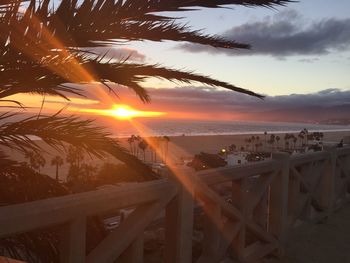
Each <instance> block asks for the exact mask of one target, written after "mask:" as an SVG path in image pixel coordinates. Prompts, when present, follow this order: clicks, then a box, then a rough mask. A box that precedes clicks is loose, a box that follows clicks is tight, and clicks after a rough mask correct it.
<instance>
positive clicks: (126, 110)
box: [80, 105, 166, 120]
mask: <svg viewBox="0 0 350 263" xmlns="http://www.w3.org/2000/svg"><path fill="white" fill-rule="evenodd" d="M80 111H82V112H88V113H94V114H98V115H104V116H110V117H115V118H117V119H123V120H129V119H133V118H138V117H147V118H150V117H159V116H162V115H165V114H166V113H165V112H158V111H140V110H135V109H133V108H131V107H130V106H128V105H114V106H113V108H112V109H108V110H101V109H82V110H80Z"/></svg>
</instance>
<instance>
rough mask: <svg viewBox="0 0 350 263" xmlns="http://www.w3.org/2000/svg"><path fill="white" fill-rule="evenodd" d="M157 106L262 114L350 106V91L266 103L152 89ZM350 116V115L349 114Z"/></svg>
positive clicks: (216, 93) (201, 91)
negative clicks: (261, 111) (305, 108)
mask: <svg viewBox="0 0 350 263" xmlns="http://www.w3.org/2000/svg"><path fill="white" fill-rule="evenodd" d="M150 94H151V97H152V100H153V101H154V103H156V102H163V103H167V104H174V105H175V104H177V105H179V106H183V107H185V105H187V106H191V107H198V109H204V108H208V109H210V110H215V111H221V110H225V109H226V110H228V109H230V110H235V111H237V110H242V111H245V112H258V111H260V110H274V109H282V108H283V109H288V108H300V107H311V106H312V107H314V106H316V107H322V108H327V107H333V106H340V105H350V90H346V91H342V90H339V89H327V90H323V91H320V92H317V93H311V94H291V95H285V96H267V97H266V98H265V99H264V100H260V99H257V98H255V97H250V96H247V95H243V94H239V93H234V92H232V91H226V90H221V89H220V90H218V89H215V88H208V87H206V88H203V87H198V88H196V87H183V88H177V89H150ZM349 114H350V113H349Z"/></svg>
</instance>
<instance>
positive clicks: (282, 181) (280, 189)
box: [268, 153, 290, 254]
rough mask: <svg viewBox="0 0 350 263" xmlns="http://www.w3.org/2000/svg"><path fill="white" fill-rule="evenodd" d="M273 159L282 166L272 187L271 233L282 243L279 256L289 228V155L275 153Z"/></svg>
mask: <svg viewBox="0 0 350 263" xmlns="http://www.w3.org/2000/svg"><path fill="white" fill-rule="evenodd" d="M272 158H273V159H274V160H276V161H278V162H279V163H280V165H281V170H280V172H279V173H278V174H277V175H276V176H275V178H274V180H273V181H272V183H271V187H270V214H269V226H268V228H269V232H270V233H271V234H273V235H274V236H275V237H276V238H277V239H278V240H279V242H280V250H279V253H278V254H282V253H283V249H282V248H283V247H284V245H285V242H286V234H287V227H288V183H289V172H290V171H289V170H290V167H289V158H290V157H289V154H287V153H273V155H272Z"/></svg>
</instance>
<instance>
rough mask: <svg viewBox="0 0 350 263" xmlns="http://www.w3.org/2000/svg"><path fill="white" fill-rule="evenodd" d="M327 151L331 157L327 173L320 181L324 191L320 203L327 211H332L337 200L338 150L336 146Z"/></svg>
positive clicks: (328, 161)
mask: <svg viewBox="0 0 350 263" xmlns="http://www.w3.org/2000/svg"><path fill="white" fill-rule="evenodd" d="M327 152H328V153H329V159H328V160H327V163H326V167H325V171H324V172H325V174H324V176H323V179H322V180H321V182H320V187H321V191H320V192H321V193H322V194H321V195H320V204H321V206H322V207H324V208H325V209H326V211H327V213H332V211H333V208H334V205H335V201H336V200H335V199H336V179H337V178H336V163H337V152H336V148H334V147H332V148H329V149H327Z"/></svg>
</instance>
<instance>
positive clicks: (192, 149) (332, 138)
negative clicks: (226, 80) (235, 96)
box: [5, 131, 350, 178]
mask: <svg viewBox="0 0 350 263" xmlns="http://www.w3.org/2000/svg"><path fill="white" fill-rule="evenodd" d="M288 133H292V132H288ZM271 134H275V135H279V136H280V138H281V140H280V142H279V145H280V147H282V145H284V140H283V138H284V136H283V135H284V134H285V133H277V132H270V133H268V134H267V136H266V139H267V140H268V139H269V137H270V135H271ZM253 135H254V136H259V137H260V142H262V143H263V144H264V143H265V136H264V134H263V133H245V134H233V135H195V136H194V135H193V136H192V135H188V136H186V135H185V136H168V137H169V138H170V141H169V143H168V155H167V158H168V159H172V160H174V161H177V160H179V159H181V158H182V159H189V158H192V157H193V156H194V155H195V154H198V153H200V152H206V153H218V152H219V151H220V149H223V148H226V147H228V146H230V145H231V144H235V145H236V146H237V150H239V149H240V147H242V146H243V147H245V146H246V142H245V139H246V138H249V136H253ZM349 136H350V131H330V132H324V138H323V141H324V142H327V143H329V144H334V145H335V144H336V143H339V141H340V140H341V139H343V138H345V137H349ZM127 138H128V137H124V138H116V139H117V140H118V141H119V143H120V146H122V147H123V148H125V149H127V150H128V151H130V145H129V143H128V141H127ZM38 143H39V144H41V146H42V148H43V149H44V150H45V151H46V152H48V154H46V155H45V156H44V157H45V158H46V165H45V167H43V168H42V170H41V171H42V172H43V173H44V174H47V175H50V176H51V177H54V175H55V167H54V166H51V165H50V162H51V159H52V158H53V157H54V156H56V155H60V156H62V153H59V152H57V151H55V150H54V149H52V148H51V147H49V146H47V145H45V144H44V143H41V142H38ZM135 145H136V144H135ZM136 147H137V145H136ZM5 152H6V153H7V154H8V155H9V157H10V158H12V159H14V160H17V161H25V159H24V157H23V156H21V154H19V153H18V152H15V151H13V150H6V151H5ZM142 155H143V154H142ZM151 155H152V152H151V151H150V149H149V148H148V149H147V150H146V161H147V162H149V161H151ZM140 156H141V154H140ZM62 157H63V156H62ZM140 158H141V159H143V158H142V157H140ZM63 159H64V164H63V166H61V167H60V175H61V176H60V177H61V178H65V176H66V174H67V172H68V169H69V164H68V163H67V162H66V160H65V159H66V158H65V157H63ZM159 161H160V158H159V157H158V162H159ZM85 162H86V163H89V164H91V165H93V166H99V167H101V165H103V164H104V163H118V162H119V161H118V160H117V159H115V158H114V157H111V156H107V157H106V158H103V159H97V158H92V159H91V158H89V157H87V156H86V157H85Z"/></svg>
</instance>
